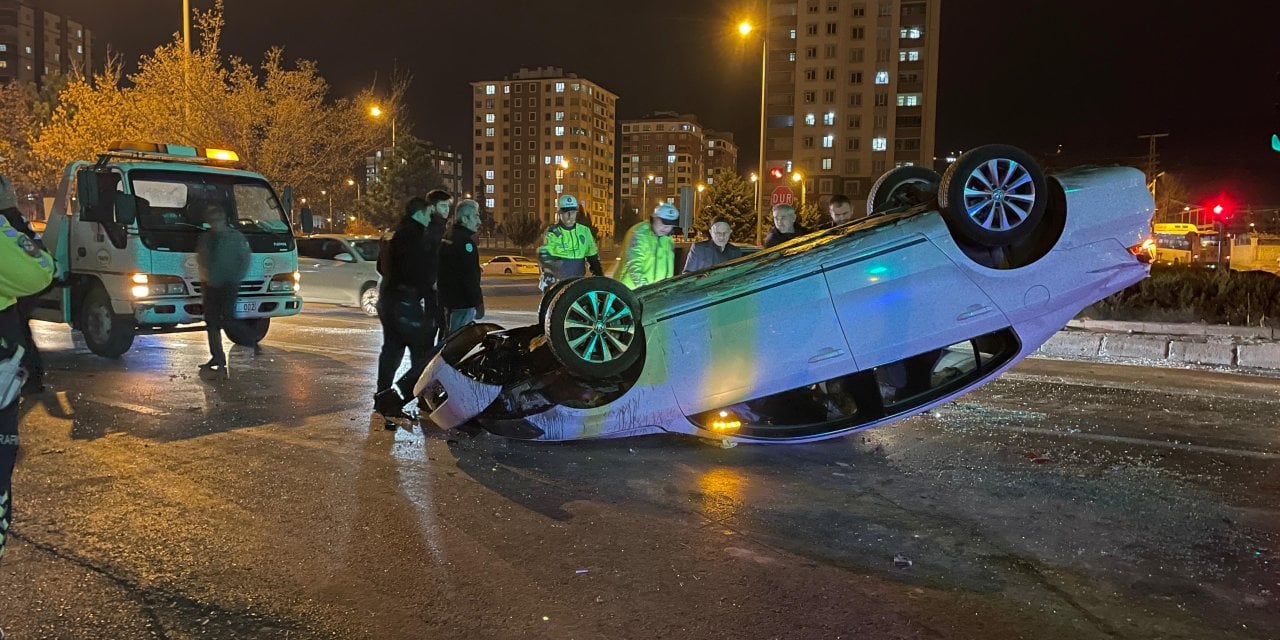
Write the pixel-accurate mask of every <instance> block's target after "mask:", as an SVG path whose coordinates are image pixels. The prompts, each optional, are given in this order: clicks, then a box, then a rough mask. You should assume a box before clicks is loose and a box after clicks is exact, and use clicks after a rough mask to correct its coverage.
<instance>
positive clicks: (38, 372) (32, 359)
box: [17, 298, 44, 386]
mask: <svg viewBox="0 0 1280 640" xmlns="http://www.w3.org/2000/svg"><path fill="white" fill-rule="evenodd" d="M35 306H36V305H35V298H22V299H21V300H19V301H18V304H17V307H18V313H19V314H20V315H21V316H22V339H23V340H24V343H23V345H22V346H23V347H25V348H26V351H25V352H23V354H22V368H23V369H26V370H27V376H28V380H29V382H30V383H33V384H35V385H37V386H38V385H39V384H40V381H41V380H43V379H44V359H43V358H41V357H40V350H39V349H38V348H36V341H35V339H34V338H33V337H32V336H31V312H32V311H33V310H34V309H35Z"/></svg>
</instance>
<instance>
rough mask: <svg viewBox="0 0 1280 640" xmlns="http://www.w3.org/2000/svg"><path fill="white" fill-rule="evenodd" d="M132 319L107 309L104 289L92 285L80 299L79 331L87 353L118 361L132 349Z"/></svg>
mask: <svg viewBox="0 0 1280 640" xmlns="http://www.w3.org/2000/svg"><path fill="white" fill-rule="evenodd" d="M133 329H134V323H133V318H131V317H129V316H126V315H120V314H117V313H116V312H115V311H114V310H113V309H112V308H111V296H110V295H108V294H107V291H106V289H103V288H102V287H100V286H95V287H94V288H93V289H91V290H90V291H89V293H88V294H87V295H85V297H84V302H83V303H82V305H81V311H80V331H81V332H82V333H83V334H84V342H85V345H87V346H88V347H89V350H90V351H92V352H94V353H95V354H97V355H100V356H102V357H104V358H119V357H120V356H122V355H124V353H125V352H126V351H128V350H129V347H132V346H133V334H134V331H133Z"/></svg>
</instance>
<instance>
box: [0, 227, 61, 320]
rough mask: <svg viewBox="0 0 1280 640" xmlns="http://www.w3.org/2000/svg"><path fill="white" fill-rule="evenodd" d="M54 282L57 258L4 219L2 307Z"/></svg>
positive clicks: (0, 265)
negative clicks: (54, 260) (54, 263)
mask: <svg viewBox="0 0 1280 640" xmlns="http://www.w3.org/2000/svg"><path fill="white" fill-rule="evenodd" d="M52 281H53V258H52V257H50V256H49V254H48V253H47V252H46V251H44V250H43V249H41V248H40V247H39V246H37V245H36V243H35V242H34V241H33V240H32V239H31V238H28V237H27V236H26V235H25V234H23V233H22V232H20V231H18V230H17V229H14V228H13V227H12V226H11V225H10V224H9V222H8V221H7V220H4V219H3V218H0V310H3V309H8V308H9V307H11V306H13V304H14V303H15V302H17V300H18V298H21V297H22V296H29V295H32V294H35V293H39V292H40V291H42V290H44V289H45V288H46V287H48V286H49V283H50V282H52Z"/></svg>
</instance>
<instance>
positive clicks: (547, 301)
mask: <svg viewBox="0 0 1280 640" xmlns="http://www.w3.org/2000/svg"><path fill="white" fill-rule="evenodd" d="M574 280H577V278H569V279H567V280H557V281H556V282H555V283H553V284H552V285H551V286H550V287H547V290H546V291H544V292H543V293H542V299H541V300H539V301H538V326H539V327H541V326H544V325H546V323H547V308H549V307H550V306H551V301H552V300H554V299H555V297H556V294H557V293H560V290H561V289H563V288H565V285H567V284H569V283H570V282H573V281H574Z"/></svg>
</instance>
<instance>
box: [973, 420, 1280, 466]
mask: <svg viewBox="0 0 1280 640" xmlns="http://www.w3.org/2000/svg"><path fill="white" fill-rule="evenodd" d="M987 428H988V429H993V430H997V431H1013V432H1016V433H1026V434H1034V435H1041V436H1053V437H1059V438H1081V439H1084V440H1094V441H1098V442H1116V443H1120V444H1132V445H1138V446H1145V447H1158V448H1161V449H1177V450H1179V451H1194V452H1196V453H1218V454H1222V455H1227V456H1236V457H1238V458H1254V459H1257V460H1275V459H1278V458H1280V454H1276V453H1269V452H1266V451H1249V450H1247V449H1229V448H1226V447H1210V446H1207V445H1201V444H1188V443H1184V442H1169V441H1167V440H1148V439H1145V438H1130V437H1128V436H1112V435H1107V434H1104V433H1084V432H1080V433H1063V432H1061V431H1054V430H1053V429H1040V428H1037V427H1014V426H1006V425H987Z"/></svg>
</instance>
